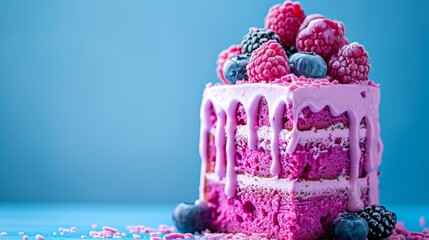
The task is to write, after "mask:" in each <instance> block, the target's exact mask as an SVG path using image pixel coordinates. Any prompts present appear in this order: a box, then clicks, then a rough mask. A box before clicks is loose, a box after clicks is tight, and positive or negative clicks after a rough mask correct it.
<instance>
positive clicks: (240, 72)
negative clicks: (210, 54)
mask: <svg viewBox="0 0 429 240" xmlns="http://www.w3.org/2000/svg"><path fill="white" fill-rule="evenodd" d="M249 58H250V57H249V55H247V54H241V55H238V56H236V57H232V58H230V59H228V60H226V62H225V64H224V65H223V68H222V72H223V76H224V77H225V79H226V80H228V82H229V83H230V84H235V83H236V82H237V81H238V80H247V79H248V77H247V74H246V65H247V63H248V62H249Z"/></svg>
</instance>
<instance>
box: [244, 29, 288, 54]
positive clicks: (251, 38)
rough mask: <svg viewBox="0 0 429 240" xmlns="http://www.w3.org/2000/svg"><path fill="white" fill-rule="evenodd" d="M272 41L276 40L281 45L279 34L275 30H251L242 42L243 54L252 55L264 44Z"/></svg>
mask: <svg viewBox="0 0 429 240" xmlns="http://www.w3.org/2000/svg"><path fill="white" fill-rule="evenodd" d="M270 40H276V41H277V42H278V43H279V44H280V45H281V41H280V38H279V36H278V35H277V34H275V33H274V31H273V30H269V29H268V30H265V29H263V28H251V29H250V30H249V32H248V33H247V34H246V35H244V37H243V41H241V51H242V53H243V54H249V55H250V54H252V52H253V51H255V50H256V49H257V48H259V47H260V46H261V45H262V44H263V43H265V42H268V41H270Z"/></svg>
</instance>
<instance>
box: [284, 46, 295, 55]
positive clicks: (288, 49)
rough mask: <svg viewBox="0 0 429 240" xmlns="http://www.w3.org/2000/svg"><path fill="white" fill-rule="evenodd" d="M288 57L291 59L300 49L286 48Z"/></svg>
mask: <svg viewBox="0 0 429 240" xmlns="http://www.w3.org/2000/svg"><path fill="white" fill-rule="evenodd" d="M285 51H286V55H287V57H290V55H292V54H294V53H297V52H298V49H296V47H295V46H290V47H285Z"/></svg>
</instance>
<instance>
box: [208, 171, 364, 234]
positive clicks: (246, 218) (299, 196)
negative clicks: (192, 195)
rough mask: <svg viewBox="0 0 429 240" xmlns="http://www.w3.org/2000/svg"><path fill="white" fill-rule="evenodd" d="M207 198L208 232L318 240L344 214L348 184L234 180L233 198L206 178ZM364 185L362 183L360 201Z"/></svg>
mask: <svg viewBox="0 0 429 240" xmlns="http://www.w3.org/2000/svg"><path fill="white" fill-rule="evenodd" d="M206 181H207V182H206V185H205V198H206V202H207V204H208V206H209V207H210V209H211V210H212V219H213V221H212V226H211V227H212V228H213V229H216V230H217V231H225V232H244V233H248V234H251V233H266V234H268V235H269V236H270V237H272V238H277V239H322V238H325V237H326V236H327V232H328V229H329V226H330V225H331V223H332V221H333V219H334V218H335V216H337V214H339V213H341V212H343V211H344V210H345V209H346V200H347V186H348V180H347V179H346V178H339V179H338V180H322V181H304V182H297V181H288V180H285V179H276V178H258V177H252V176H247V175H241V174H239V175H238V182H239V184H238V185H239V187H238V189H237V194H236V195H235V196H234V197H233V198H228V197H227V196H226V195H225V192H224V187H225V181H224V180H219V179H217V176H216V175H215V174H206ZM365 184H367V180H366V179H360V181H359V185H361V187H360V189H361V190H360V191H361V195H362V200H365V199H366V198H367V194H368V192H367V191H366V188H367V187H366V186H365Z"/></svg>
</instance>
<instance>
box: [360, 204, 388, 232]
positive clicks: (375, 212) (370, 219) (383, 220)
mask: <svg viewBox="0 0 429 240" xmlns="http://www.w3.org/2000/svg"><path fill="white" fill-rule="evenodd" d="M357 213H358V215H359V216H360V217H361V218H363V219H365V220H366V222H367V223H368V227H369V233H368V240H376V239H385V238H387V237H389V236H390V235H391V234H392V232H393V229H394V228H395V225H396V214H395V213H394V212H392V211H390V210H387V209H386V208H385V207H384V206H380V205H373V206H369V207H366V208H364V209H362V210H359V211H358V212H357Z"/></svg>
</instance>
